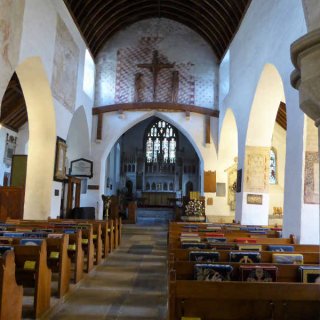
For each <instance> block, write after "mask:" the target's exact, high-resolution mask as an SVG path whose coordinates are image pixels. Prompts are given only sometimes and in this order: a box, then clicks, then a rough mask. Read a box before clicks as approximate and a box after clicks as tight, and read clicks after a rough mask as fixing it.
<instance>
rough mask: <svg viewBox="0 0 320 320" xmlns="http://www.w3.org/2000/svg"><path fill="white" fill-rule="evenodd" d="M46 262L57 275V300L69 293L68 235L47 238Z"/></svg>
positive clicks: (69, 262)
mask: <svg viewBox="0 0 320 320" xmlns="http://www.w3.org/2000/svg"><path fill="white" fill-rule="evenodd" d="M46 241H47V251H48V252H47V261H48V265H49V268H50V269H51V271H52V272H55V273H58V292H57V296H58V298H61V297H62V296H64V295H65V294H66V293H67V292H68V291H69V284H70V277H71V259H70V258H69V256H68V244H69V235H67V234H64V235H62V237H61V238H47V239H46Z"/></svg>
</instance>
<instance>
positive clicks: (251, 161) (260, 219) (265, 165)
mask: <svg viewBox="0 0 320 320" xmlns="http://www.w3.org/2000/svg"><path fill="white" fill-rule="evenodd" d="M281 102H283V103H285V94H284V87H283V81H282V78H281V75H280V73H279V72H278V70H277V68H276V67H275V66H274V65H273V64H269V63H268V64H265V65H264V67H263V70H262V72H261V75H260V78H259V81H258V84H257V87H256V91H255V95H254V99H253V103H252V106H251V111H250V117H249V122H248V127H247V135H246V144H245V162H244V168H243V175H242V176H243V178H242V192H243V194H242V195H243V203H242V212H241V208H238V207H237V210H236V220H240V221H241V223H243V224H262V225H267V224H268V223H269V221H268V215H269V204H270V194H269V157H270V148H271V145H272V137H273V133H274V129H275V121H276V116H277V113H278V109H279V106H280V103H281ZM285 151H286V148H285V147H284V152H285ZM283 170H284V169H283ZM279 192H280V191H279ZM248 193H255V194H259V196H261V197H262V205H257V204H252V203H247V194H248ZM281 193H282V195H281V197H280V198H281V199H282V205H283V189H282V190H281ZM279 201H280V200H279Z"/></svg>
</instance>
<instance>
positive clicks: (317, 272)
mask: <svg viewBox="0 0 320 320" xmlns="http://www.w3.org/2000/svg"><path fill="white" fill-rule="evenodd" d="M299 275H300V281H301V282H304V283H320V267H319V266H301V267H299Z"/></svg>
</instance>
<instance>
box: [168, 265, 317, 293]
mask: <svg viewBox="0 0 320 320" xmlns="http://www.w3.org/2000/svg"><path fill="white" fill-rule="evenodd" d="M210 264H214V265H215V266H222V267H224V266H226V265H228V266H231V267H232V271H231V273H230V275H229V277H230V280H232V281H240V282H243V281H246V280H242V279H241V268H247V269H248V268H249V269H250V268H255V267H260V268H262V269H263V268H267V269H269V273H272V276H273V279H272V280H273V281H274V282H303V281H302V280H301V271H300V267H306V265H296V264H278V263H254V264H243V263H238V262H214V263H210ZM210 264H208V263H199V262H195V261H176V262H175V263H174V265H172V268H171V270H170V273H172V274H173V277H174V279H176V280H192V281H197V280H194V279H195V277H196V275H195V265H198V266H199V265H203V266H208V265H210ZM308 267H310V268H314V267H315V268H316V267H318V266H317V265H316V264H314V265H308ZM270 270H271V271H270ZM311 272H312V271H311ZM268 281H270V282H271V280H270V279H269V280H268ZM319 290H320V285H319Z"/></svg>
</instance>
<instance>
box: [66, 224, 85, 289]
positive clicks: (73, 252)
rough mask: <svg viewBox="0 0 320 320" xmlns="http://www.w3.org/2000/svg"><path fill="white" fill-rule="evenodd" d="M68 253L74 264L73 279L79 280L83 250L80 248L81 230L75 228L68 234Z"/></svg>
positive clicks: (82, 264)
mask: <svg viewBox="0 0 320 320" xmlns="http://www.w3.org/2000/svg"><path fill="white" fill-rule="evenodd" d="M68 255H69V257H70V259H71V262H72V263H73V265H74V269H73V281H74V283H77V282H79V281H80V280H81V279H82V278H83V266H84V252H83V249H82V231H81V230H77V231H76V232H75V233H70V234H69V244H68Z"/></svg>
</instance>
